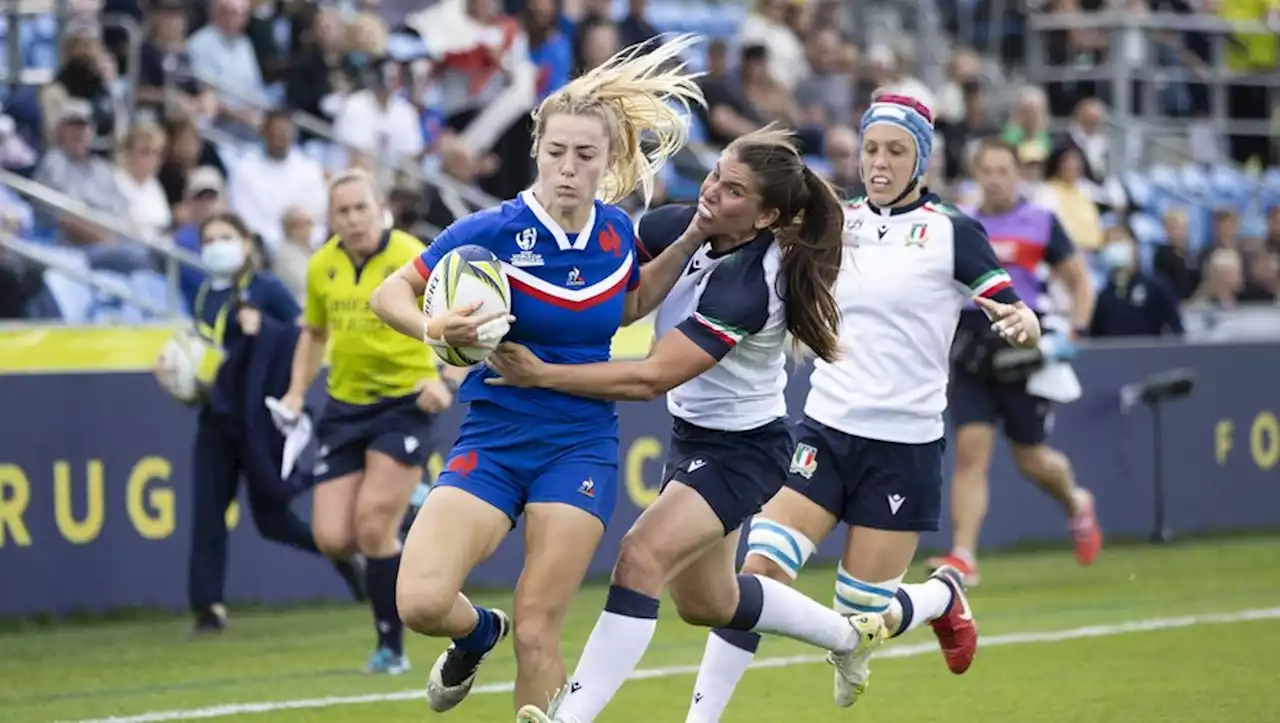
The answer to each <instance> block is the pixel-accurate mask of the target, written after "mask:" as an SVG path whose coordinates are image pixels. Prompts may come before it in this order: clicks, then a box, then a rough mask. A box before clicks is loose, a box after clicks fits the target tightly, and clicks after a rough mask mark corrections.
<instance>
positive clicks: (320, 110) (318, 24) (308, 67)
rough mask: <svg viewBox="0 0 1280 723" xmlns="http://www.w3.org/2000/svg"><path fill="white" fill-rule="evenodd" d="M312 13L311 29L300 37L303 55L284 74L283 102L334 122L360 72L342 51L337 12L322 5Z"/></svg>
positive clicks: (293, 60)
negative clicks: (342, 100)
mask: <svg viewBox="0 0 1280 723" xmlns="http://www.w3.org/2000/svg"><path fill="white" fill-rule="evenodd" d="M313 12H314V15H313V16H312V18H311V21H310V28H309V29H308V30H307V31H306V32H305V33H304V34H303V36H302V51H301V52H299V53H297V54H296V55H295V56H294V57H293V58H292V59H291V60H290V65H289V68H288V70H286V71H285V81H284V84H285V98H286V101H287V102H288V105H289V107H290V108H295V109H297V110H300V111H302V112H303V113H306V114H308V115H312V116H315V117H317V118H321V119H324V120H326V121H329V122H333V120H334V118H335V117H336V112H337V111H338V110H339V109H341V107H342V102H341V98H342V97H343V96H345V95H346V94H348V93H350V92H351V91H352V89H353V86H354V84H355V80H354V79H355V77H356V75H357V73H358V72H359V68H358V66H357V65H356V63H355V62H354V61H353V59H352V58H351V57H350V55H349V54H348V53H347V52H346V51H345V50H344V49H343V37H342V20H341V19H340V18H339V17H338V11H337V10H336V9H335V8H334V7H332V6H329V5H323V6H320V7H317V8H315V9H314V10H313Z"/></svg>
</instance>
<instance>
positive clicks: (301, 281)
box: [270, 206, 318, 305]
mask: <svg viewBox="0 0 1280 723" xmlns="http://www.w3.org/2000/svg"><path fill="white" fill-rule="evenodd" d="M281 226H282V227H283V234H282V238H283V243H281V244H280V246H279V248H277V249H276V252H275V254H274V256H273V258H272V261H271V267H270V268H271V272H272V273H274V274H275V275H276V276H277V277H278V278H279V279H280V281H282V282H284V285H285V288H287V289H289V293H291V294H293V297H294V298H295V299H297V300H298V304H299V305H301V304H302V303H303V300H304V299H305V298H306V295H307V262H308V261H310V260H311V251H312V249H313V248H315V245H314V243H313V239H314V238H315V234H316V230H317V226H318V224H317V223H316V222H315V219H314V218H312V216H311V211H310V210H309V209H308V208H306V207H305V206H291V207H290V208H288V209H286V210H285V212H284V222H283V223H282V224H281Z"/></svg>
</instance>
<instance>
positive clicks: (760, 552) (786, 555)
mask: <svg viewBox="0 0 1280 723" xmlns="http://www.w3.org/2000/svg"><path fill="white" fill-rule="evenodd" d="M815 549H816V546H815V545H814V544H813V541H812V540H810V539H809V538H808V537H806V536H805V535H804V534H803V533H801V532H800V531H799V530H796V529H795V528H793V527H788V526H787V525H784V524H782V523H780V522H774V521H773V520H768V519H765V518H763V517H756V518H755V519H753V520H751V531H750V532H749V533H747V561H746V564H745V565H744V566H743V569H742V571H743V573H745V574H748V575H763V576H765V577H769V578H772V579H774V580H778V581H779V582H785V583H787V584H788V585H789V584H791V582H792V581H793V580H795V579H796V575H798V574H800V570H801V568H803V567H804V565H805V563H806V562H808V561H809V558H810V557H812V556H813V553H814V550H815Z"/></svg>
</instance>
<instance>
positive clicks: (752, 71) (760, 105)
mask: <svg viewBox="0 0 1280 723" xmlns="http://www.w3.org/2000/svg"><path fill="white" fill-rule="evenodd" d="M770 67H771V66H770V64H769V49H768V48H766V47H765V46H763V45H748V46H746V47H744V48H743V49H742V57H741V58H740V59H739V61H738V87H739V88H741V89H742V94H743V95H744V96H745V97H746V99H747V102H748V103H750V104H751V107H752V108H754V109H755V112H756V113H757V114H758V115H759V116H760V118H761V119H762V120H763V121H764V122H765V123H780V124H782V125H784V126H787V127H791V128H795V127H797V126H799V125H800V124H802V123H803V122H804V114H803V113H801V111H800V106H799V105H797V104H796V100H795V98H793V97H792V95H791V91H790V90H789V89H788V88H787V87H786V86H784V85H782V84H781V83H779V82H778V81H777V80H776V79H775V78H774V77H773V76H772V75H770V70H769V69H770ZM818 145H819V146H820V145H821V144H818ZM806 146H807V147H808V148H812V146H809V145H808V144H806Z"/></svg>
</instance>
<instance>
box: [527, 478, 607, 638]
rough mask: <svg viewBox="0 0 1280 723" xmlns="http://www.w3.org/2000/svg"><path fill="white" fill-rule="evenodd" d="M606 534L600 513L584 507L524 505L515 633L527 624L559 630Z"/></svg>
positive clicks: (550, 503)
mask: <svg viewBox="0 0 1280 723" xmlns="http://www.w3.org/2000/svg"><path fill="white" fill-rule="evenodd" d="M603 534H604V524H603V523H602V522H601V521H600V519H599V517H597V516H596V515H595V514H593V513H591V512H588V511H587V510H584V509H582V508H581V507H577V506H573V505H567V504H562V503H558V502H535V503H532V504H530V505H529V506H528V507H527V508H526V509H525V535H524V540H525V563H524V570H523V571H522V572H521V573H520V580H519V581H518V582H517V583H516V600H515V625H516V628H517V637H520V632H519V630H520V628H521V627H522V625H523V624H530V623H532V624H534V625H541V626H548V625H549V626H551V627H553V628H555V629H556V630H559V627H560V626H561V625H562V624H563V622H564V616H565V613H566V612H567V611H568V609H569V603H570V601H571V600H572V599H573V596H574V595H575V594H577V592H578V589H579V588H580V587H581V586H582V579H583V578H584V577H585V576H586V574H587V567H588V566H589V565H590V564H591V559H592V558H593V557H594V556H595V551H596V546H597V545H599V543H600V537H601V536H602V535H603ZM543 632H546V631H545V630H544V631H543Z"/></svg>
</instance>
